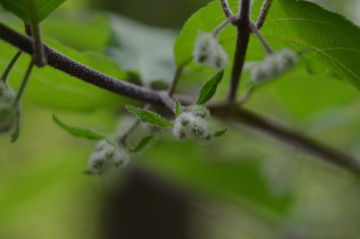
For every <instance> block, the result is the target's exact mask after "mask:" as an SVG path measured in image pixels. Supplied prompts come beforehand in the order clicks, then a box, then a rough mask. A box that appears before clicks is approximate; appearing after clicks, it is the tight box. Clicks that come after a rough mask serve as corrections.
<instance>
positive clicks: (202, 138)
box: [172, 105, 214, 143]
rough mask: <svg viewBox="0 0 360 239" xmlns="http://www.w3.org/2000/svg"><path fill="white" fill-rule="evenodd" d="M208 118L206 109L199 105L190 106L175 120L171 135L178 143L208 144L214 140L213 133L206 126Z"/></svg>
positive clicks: (208, 113) (208, 114)
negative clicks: (189, 141) (187, 141)
mask: <svg viewBox="0 0 360 239" xmlns="http://www.w3.org/2000/svg"><path fill="white" fill-rule="evenodd" d="M209 118H210V112H209V110H208V109H206V108H205V107H204V106H201V105H192V106H190V107H188V108H186V109H185V111H184V112H183V113H181V114H180V115H179V116H178V117H177V118H176V119H175V123H174V127H173V130H172V132H173V135H174V136H175V138H176V139H178V140H179V141H185V140H193V141H197V142H199V143H206V142H210V141H212V140H213V138H214V132H213V131H212V130H211V129H210V127H209V125H208V120H209Z"/></svg>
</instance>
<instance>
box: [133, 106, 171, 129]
mask: <svg viewBox="0 0 360 239" xmlns="http://www.w3.org/2000/svg"><path fill="white" fill-rule="evenodd" d="M126 109H127V110H128V111H129V112H130V113H132V114H134V115H136V116H137V117H139V118H140V119H141V120H142V121H143V122H145V123H150V124H153V125H157V126H160V127H169V126H173V124H172V123H170V122H167V121H166V120H165V119H163V118H162V117H161V116H159V115H157V114H155V113H154V112H151V111H148V110H143V109H140V108H136V107H134V106H131V105H127V106H126Z"/></svg>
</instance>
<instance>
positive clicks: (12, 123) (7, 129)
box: [0, 102, 20, 135]
mask: <svg viewBox="0 0 360 239" xmlns="http://www.w3.org/2000/svg"><path fill="white" fill-rule="evenodd" d="M19 110H20V109H19V106H18V105H16V104H14V103H13V102H5V103H3V102H0V135H10V134H12V133H14V131H15V129H16V122H17V117H19V114H18V112H19Z"/></svg>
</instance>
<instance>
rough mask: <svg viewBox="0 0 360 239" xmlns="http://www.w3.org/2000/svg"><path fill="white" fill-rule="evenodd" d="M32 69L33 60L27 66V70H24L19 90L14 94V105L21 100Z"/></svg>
mask: <svg viewBox="0 0 360 239" xmlns="http://www.w3.org/2000/svg"><path fill="white" fill-rule="evenodd" d="M33 67H34V60H31V61H30V63H29V66H28V68H27V70H26V73H25V75H24V78H23V80H22V82H21V85H20V88H19V90H18V91H17V93H16V98H15V103H19V102H20V100H21V98H22V96H23V94H24V91H25V88H26V85H27V83H28V81H29V78H30V75H31V71H32V69H33Z"/></svg>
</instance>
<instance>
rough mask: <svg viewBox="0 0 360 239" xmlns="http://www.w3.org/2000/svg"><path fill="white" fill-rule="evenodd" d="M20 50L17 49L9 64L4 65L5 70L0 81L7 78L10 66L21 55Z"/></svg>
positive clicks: (11, 66) (12, 65)
mask: <svg viewBox="0 0 360 239" xmlns="http://www.w3.org/2000/svg"><path fill="white" fill-rule="evenodd" d="M21 53H22V51H21V50H18V51H17V52H16V54H15V56H14V57H13V58H12V59H11V61H10V63H9V65H8V66H7V67H6V69H5V71H4V72H3V73H2V75H1V78H0V81H3V82H6V79H7V78H8V76H9V74H10V72H11V70H12V68H13V67H14V65H15V63H16V61H17V60H18V59H19V57H20V56H21Z"/></svg>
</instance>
